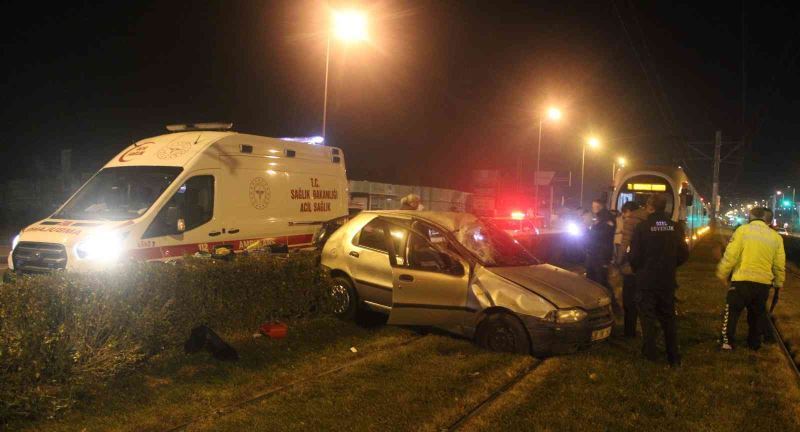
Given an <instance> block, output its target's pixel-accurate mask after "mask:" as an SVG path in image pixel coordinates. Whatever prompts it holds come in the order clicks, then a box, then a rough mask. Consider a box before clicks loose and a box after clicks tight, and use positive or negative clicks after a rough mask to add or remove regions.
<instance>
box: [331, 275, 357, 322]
mask: <svg viewBox="0 0 800 432" xmlns="http://www.w3.org/2000/svg"><path fill="white" fill-rule="evenodd" d="M331 300H332V301H333V304H332V308H333V314H334V315H336V316H337V317H339V318H342V319H346V320H353V319H355V318H356V314H357V312H358V293H357V292H356V289H355V288H354V287H353V283H352V282H350V279H348V278H346V277H343V276H336V277H334V278H333V286H332V287H331Z"/></svg>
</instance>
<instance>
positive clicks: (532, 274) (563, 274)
mask: <svg viewBox="0 0 800 432" xmlns="http://www.w3.org/2000/svg"><path fill="white" fill-rule="evenodd" d="M487 270H489V271H491V272H493V273H495V274H497V275H499V276H501V277H503V278H505V279H508V280H510V281H511V282H514V283H516V284H517V285H520V286H522V287H524V288H525V289H527V290H529V291H533V292H535V293H537V294H539V295H541V296H542V297H544V298H545V299H547V300H548V301H550V302H551V303H553V304H554V305H556V306H557V307H559V308H570V307H581V308H584V309H587V310H588V309H594V308H597V307H601V306H605V305H608V304H609V303H610V301H611V300H610V298H609V296H608V293H607V292H606V290H605V288H603V287H602V286H600V285H599V284H596V283H594V282H592V281H590V280H588V279H586V278H584V277H581V276H579V275H577V274H575V273H572V272H570V271H568V270H564V269H562V268H559V267H556V266H552V265H549V264H541V265H535V266H521V267H490V268H488V269H487Z"/></svg>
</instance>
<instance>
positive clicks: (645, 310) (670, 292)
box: [628, 194, 689, 367]
mask: <svg viewBox="0 0 800 432" xmlns="http://www.w3.org/2000/svg"><path fill="white" fill-rule="evenodd" d="M666 208H667V197H666V195H665V194H654V195H650V197H649V198H648V200H647V213H648V216H647V219H645V220H644V221H642V222H641V223H639V224H638V225H637V226H636V227H635V228H634V231H633V236H632V238H631V246H630V248H631V249H630V253H629V254H628V262H630V265H631V268H632V269H633V271H634V274H635V275H636V289H637V291H638V293H637V294H638V306H639V314H640V315H641V320H642V339H643V340H642V354H643V355H644V356H645V358H647V359H648V360H651V361H656V360H657V359H658V353H657V351H656V336H657V334H658V327H657V323H659V324H660V325H661V330H662V331H663V332H664V344H665V345H666V348H667V361H668V362H669V364H670V366H673V367H676V366H679V365H680V363H681V358H680V353H679V351H678V329H677V323H676V322H675V289H676V288H677V287H678V282H677V281H676V280H675V272H676V270H677V268H678V266H680V265H681V264H683V263H684V262H686V260H687V259H688V258H689V248H688V246H687V245H686V242H685V241H684V238H683V227H682V225H681V224H676V223H674V222H673V221H672V219H671V218H670V217H669V216H668V215H667V214H666V212H665V210H666Z"/></svg>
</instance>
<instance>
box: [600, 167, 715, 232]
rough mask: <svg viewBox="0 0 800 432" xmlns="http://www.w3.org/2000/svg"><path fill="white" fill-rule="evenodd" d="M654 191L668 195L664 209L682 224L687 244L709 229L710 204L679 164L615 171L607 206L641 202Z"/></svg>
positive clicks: (617, 208)
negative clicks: (676, 165)
mask: <svg viewBox="0 0 800 432" xmlns="http://www.w3.org/2000/svg"><path fill="white" fill-rule="evenodd" d="M656 193H663V194H666V195H667V197H668V198H667V208H666V212H667V214H669V215H670V216H671V218H672V220H673V221H674V222H676V223H681V224H683V226H684V228H685V232H686V242H687V243H689V245H690V246H693V245H694V243H695V241H697V240H698V239H699V237H702V236H703V235H704V234H706V233H707V232H708V231H709V229H710V228H709V217H708V214H709V210H710V208H709V207H708V205H709V204H708V203H706V202H704V201H703V198H702V197H701V196H700V194H699V193H698V192H697V190H696V189H695V188H694V186H692V183H691V182H690V181H689V177H688V176H687V175H686V173H685V172H684V171H683V169H682V168H681V167H670V166H651V167H630V168H627V169H622V170H620V171H618V172H617V173H616V175H615V181H614V190H613V191H612V193H611V194H610V196H609V201H610V202H609V203H608V204H609V208H610V209H612V210H617V211H621V209H622V206H623V205H624V204H625V203H626V202H628V201H635V202H637V203H639V204H640V205H642V206H644V205H645V203H646V202H647V198H648V197H649V196H650V195H652V194H656Z"/></svg>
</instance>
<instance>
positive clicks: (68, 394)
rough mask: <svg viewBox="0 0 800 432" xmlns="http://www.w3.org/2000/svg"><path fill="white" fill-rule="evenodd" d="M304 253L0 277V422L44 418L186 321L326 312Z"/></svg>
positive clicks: (183, 334)
mask: <svg viewBox="0 0 800 432" xmlns="http://www.w3.org/2000/svg"><path fill="white" fill-rule="evenodd" d="M328 287H329V281H328V279H327V278H326V277H325V276H324V275H323V274H322V272H321V271H320V269H319V266H318V265H317V264H316V260H315V257H314V256H313V255H306V254H293V255H291V256H290V257H288V258H286V257H274V256H260V257H245V258H239V259H237V260H234V261H213V260H200V259H186V260H184V261H182V262H180V263H178V264H176V265H171V264H132V265H129V266H125V267H118V268H114V269H111V270H108V271H105V272H98V273H90V274H73V273H56V274H51V275H44V276H36V277H22V278H16V279H15V280H13V281H12V282H11V283H5V284H0V425H2V424H3V423H6V422H7V421H8V420H10V419H13V418H20V417H37V416H53V415H55V414H56V413H58V412H59V411H61V410H64V409H66V408H69V407H70V406H72V405H73V404H74V403H75V402H77V401H78V400H80V399H81V398H82V397H83V396H84V395H85V394H86V392H87V391H88V390H90V389H92V388H93V386H96V385H98V384H101V385H102V384H103V383H108V382H109V380H110V379H112V378H113V377H115V376H117V375H118V374H120V373H121V372H124V371H128V370H131V369H133V368H135V367H136V366H137V365H138V364H140V363H142V362H143V361H145V360H147V359H148V358H149V357H151V356H153V355H155V354H158V353H160V352H163V351H165V350H170V349H178V348H179V347H180V346H182V344H183V342H184V341H185V340H186V338H187V337H188V335H189V333H190V330H191V328H193V327H195V326H197V325H200V324H207V325H209V326H210V327H211V328H213V329H215V330H219V331H238V330H255V329H256V328H257V326H258V325H259V324H261V323H263V322H265V321H268V320H293V319H299V318H308V317H311V316H313V315H317V314H321V313H324V312H326V311H327V310H328V305H329V300H328V299H329V298H328V295H327V293H328V292H329V291H328Z"/></svg>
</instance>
